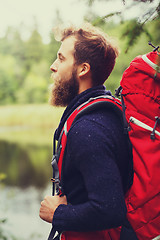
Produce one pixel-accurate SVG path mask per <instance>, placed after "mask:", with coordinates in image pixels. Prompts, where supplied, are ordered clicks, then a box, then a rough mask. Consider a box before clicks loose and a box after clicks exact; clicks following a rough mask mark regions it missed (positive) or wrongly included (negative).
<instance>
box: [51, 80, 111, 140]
mask: <svg viewBox="0 0 160 240" xmlns="http://www.w3.org/2000/svg"><path fill="white" fill-rule="evenodd" d="M101 95H111V92H110V91H107V90H106V88H105V86H104V85H101V86H96V87H93V88H89V89H87V90H86V91H84V92H82V93H80V94H78V95H77V96H76V97H75V98H74V99H73V100H72V101H71V102H70V104H69V105H68V106H67V107H66V109H65V111H64V113H63V115H62V118H61V120H60V123H59V126H58V128H57V129H56V132H55V138H56V140H58V138H59V135H60V133H61V131H62V128H63V126H64V123H65V122H66V120H67V118H68V117H69V116H70V114H71V113H72V112H73V111H74V110H75V109H76V108H77V107H78V106H80V105H81V104H82V103H84V102H86V101H88V99H89V98H91V97H98V96H101Z"/></svg>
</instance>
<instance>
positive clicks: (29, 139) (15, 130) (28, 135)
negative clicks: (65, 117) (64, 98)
mask: <svg viewBox="0 0 160 240" xmlns="http://www.w3.org/2000/svg"><path fill="white" fill-rule="evenodd" d="M63 110H64V109H63V108H56V107H52V106H50V105H49V104H27V105H9V106H8V105H7V106H0V115H1V117H0V140H5V141H7V142H14V143H19V144H21V145H24V144H25V145H26V144H36V145H41V144H43V145H44V144H46V145H48V144H51V142H52V137H53V132H54V130H55V129H56V127H57V124H58V122H59V120H60V118H61V115H62V113H63Z"/></svg>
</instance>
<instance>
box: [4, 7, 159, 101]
mask: <svg viewBox="0 0 160 240" xmlns="http://www.w3.org/2000/svg"><path fill="white" fill-rule="evenodd" d="M116 14H117V15H119V12H117V13H116ZM112 16H113V13H111V14H109V15H105V16H104V17H99V16H97V15H95V14H94V13H92V12H90V14H88V16H87V18H86V19H87V20H89V21H91V22H92V23H93V25H95V26H98V27H99V28H101V29H102V30H103V31H105V32H106V33H108V34H109V35H110V36H115V37H116V38H118V41H119V45H120V48H121V55H120V57H119V59H120V60H118V61H117V64H116V67H115V70H114V71H113V73H112V74H111V77H110V79H109V81H108V82H107V83H106V84H107V88H111V90H112V91H113V90H114V88H116V86H117V85H118V84H119V81H120V78H121V76H122V73H123V71H124V70H125V69H126V67H128V65H129V63H130V61H131V60H132V59H133V57H135V56H136V55H135V54H137V55H139V54H141V53H145V51H148V50H149V49H150V50H151V48H147V47H146V46H147V42H148V41H152V43H153V45H156V44H159V43H160V17H159V18H157V19H155V20H152V21H151V22H149V21H148V22H147V23H145V24H144V23H137V21H136V20H131V21H126V22H121V23H117V24H115V23H114V22H112V21H111V19H110V17H112ZM109 19H110V21H109ZM136 43H137V44H136ZM59 46H60V43H59V42H57V41H56V40H55V38H54V36H53V33H51V34H50V42H49V43H48V44H44V43H43V41H42V37H41V35H40V34H39V32H38V29H37V27H36V26H35V27H34V29H33V31H31V35H30V37H29V39H28V40H23V39H22V38H21V29H19V30H17V29H14V28H11V27H10V28H8V29H7V31H6V34H5V36H4V37H3V38H0V62H1V64H0V105H6V104H16V103H20V104H24V103H45V102H47V101H48V86H49V84H50V83H51V80H50V74H51V71H50V65H51V64H52V62H53V61H54V60H55V59H56V55H57V50H58V48H59ZM125 52H126V53H127V54H126V55H125V54H124V53H125ZM112 79H114V81H113V82H112ZM115 80H116V81H115Z"/></svg>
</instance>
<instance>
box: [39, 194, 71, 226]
mask: <svg viewBox="0 0 160 240" xmlns="http://www.w3.org/2000/svg"><path fill="white" fill-rule="evenodd" d="M61 204H65V205H67V198H66V196H62V197H60V196H59V195H56V196H46V197H45V198H44V200H43V201H42V202H41V207H40V210H39V216H40V218H42V219H43V220H44V221H46V222H49V223H52V220H53V215H54V212H55V210H56V208H57V207H58V206H59V205H61Z"/></svg>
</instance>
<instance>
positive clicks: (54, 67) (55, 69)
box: [50, 62, 57, 72]
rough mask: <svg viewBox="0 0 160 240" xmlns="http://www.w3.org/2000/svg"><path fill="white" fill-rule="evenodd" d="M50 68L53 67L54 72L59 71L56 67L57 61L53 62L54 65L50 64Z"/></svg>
mask: <svg viewBox="0 0 160 240" xmlns="http://www.w3.org/2000/svg"><path fill="white" fill-rule="evenodd" d="M50 69H51V71H52V72H57V67H56V64H55V62H54V63H52V65H51V66H50Z"/></svg>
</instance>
